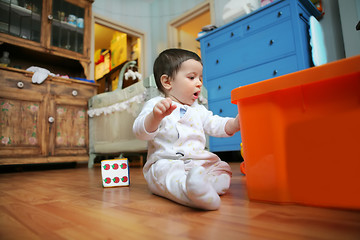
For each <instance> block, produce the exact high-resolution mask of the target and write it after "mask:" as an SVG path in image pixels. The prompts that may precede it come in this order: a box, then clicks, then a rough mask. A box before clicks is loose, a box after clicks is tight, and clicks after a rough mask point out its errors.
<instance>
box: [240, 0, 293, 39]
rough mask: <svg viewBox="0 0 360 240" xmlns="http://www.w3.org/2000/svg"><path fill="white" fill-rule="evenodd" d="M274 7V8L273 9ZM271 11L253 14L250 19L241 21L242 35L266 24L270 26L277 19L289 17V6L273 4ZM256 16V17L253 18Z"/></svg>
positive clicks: (281, 19)
mask: <svg viewBox="0 0 360 240" xmlns="http://www.w3.org/2000/svg"><path fill="white" fill-rule="evenodd" d="M273 8H274V9H273ZM272 10H273V11H272V12H270V13H267V14H264V15H259V16H255V15H254V17H253V18H251V19H245V20H244V21H243V23H242V28H243V29H244V36H246V35H247V34H252V33H254V32H256V31H259V30H261V29H262V28H264V27H266V26H270V25H272V24H274V23H277V22H279V21H284V20H286V19H288V18H289V17H290V6H289V5H287V6H281V5H280V6H277V7H275V6H273V7H272ZM255 17H256V18H255Z"/></svg>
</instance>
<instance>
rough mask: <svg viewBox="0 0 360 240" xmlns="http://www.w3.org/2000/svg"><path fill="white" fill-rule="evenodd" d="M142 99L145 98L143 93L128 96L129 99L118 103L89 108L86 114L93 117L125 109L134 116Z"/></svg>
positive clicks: (139, 108) (140, 105)
mask: <svg viewBox="0 0 360 240" xmlns="http://www.w3.org/2000/svg"><path fill="white" fill-rule="evenodd" d="M144 99H145V94H140V95H136V96H134V97H132V98H130V99H129V100H126V101H123V102H120V103H115V104H113V105H110V106H107V107H102V108H93V109H89V110H88V115H89V117H94V116H97V117H98V116H100V115H101V114H104V115H107V114H111V113H113V112H122V111H124V110H127V111H128V112H129V113H131V114H132V115H133V116H134V117H136V116H137V115H138V114H139V112H140V110H141V108H142V104H140V103H143V102H144Z"/></svg>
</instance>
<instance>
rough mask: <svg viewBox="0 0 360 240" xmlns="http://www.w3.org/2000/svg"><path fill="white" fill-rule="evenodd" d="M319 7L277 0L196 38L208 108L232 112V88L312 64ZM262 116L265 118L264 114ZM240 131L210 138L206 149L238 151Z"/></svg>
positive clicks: (222, 113) (306, 1)
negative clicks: (312, 20) (313, 23)
mask: <svg viewBox="0 0 360 240" xmlns="http://www.w3.org/2000/svg"><path fill="white" fill-rule="evenodd" d="M312 15H313V16H315V17H319V16H320V12H319V11H317V9H316V8H315V6H314V5H312V3H311V2H310V1H309V0H279V1H274V3H271V4H268V5H266V6H264V7H262V8H260V9H258V10H256V11H254V12H252V13H250V14H248V15H246V16H243V17H241V18H239V19H237V20H235V21H233V22H231V23H228V24H227V25H225V26H222V27H220V28H218V29H216V30H213V31H212V32H209V33H207V34H206V35H204V36H202V37H200V38H199V40H200V45H201V56H202V60H203V65H204V71H203V74H204V84H205V87H206V88H207V90H208V102H209V109H210V110H212V111H213V112H214V114H218V115H220V116H227V117H235V116H236V114H237V113H238V109H237V106H236V105H235V104H231V101H230V96H231V90H233V89H235V88H237V87H240V86H243V85H247V84H252V83H256V82H259V81H263V80H266V79H269V78H273V77H277V76H280V75H284V74H287V73H291V72H295V71H299V70H302V69H305V68H309V67H311V66H313V64H312V61H311V47H310V43H309V39H310V36H309V18H310V16H312ZM264 121H266V119H264ZM240 142H241V136H240V133H239V132H238V133H236V134H234V136H233V137H230V138H214V137H210V141H209V143H210V144H209V146H210V150H211V151H215V152H216V151H238V150H240Z"/></svg>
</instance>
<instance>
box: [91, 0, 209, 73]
mask: <svg viewBox="0 0 360 240" xmlns="http://www.w3.org/2000/svg"><path fill="white" fill-rule="evenodd" d="M202 2H204V0H181V1H179V0H96V1H95V2H94V3H93V14H96V15H98V16H101V17H104V18H106V19H111V20H113V21H114V22H116V23H117V24H119V25H122V26H126V27H128V28H132V29H135V30H137V31H139V32H142V33H144V34H145V47H144V48H143V49H145V72H144V76H145V77H147V76H149V75H150V74H151V73H152V64H153V62H154V60H155V58H156V57H157V55H158V54H159V53H160V52H161V51H162V50H164V49H166V48H167V24H168V22H169V21H171V20H172V19H174V18H176V17H178V16H180V15H182V14H183V13H185V12H187V11H188V10H190V9H192V8H193V7H195V6H196V5H198V4H200V3H202Z"/></svg>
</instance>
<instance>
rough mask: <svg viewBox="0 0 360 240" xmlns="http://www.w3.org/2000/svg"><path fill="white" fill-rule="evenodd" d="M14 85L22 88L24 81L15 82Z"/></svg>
mask: <svg viewBox="0 0 360 240" xmlns="http://www.w3.org/2000/svg"><path fill="white" fill-rule="evenodd" d="M16 86H17V87H18V88H23V87H24V83H23V82H21V81H20V82H18V83H17V84H16Z"/></svg>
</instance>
